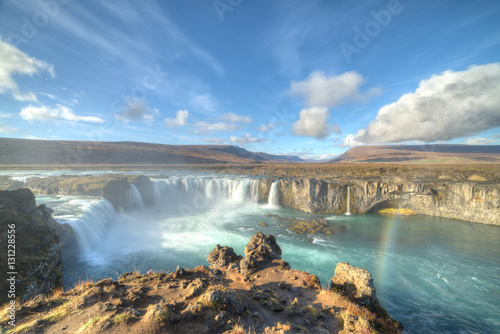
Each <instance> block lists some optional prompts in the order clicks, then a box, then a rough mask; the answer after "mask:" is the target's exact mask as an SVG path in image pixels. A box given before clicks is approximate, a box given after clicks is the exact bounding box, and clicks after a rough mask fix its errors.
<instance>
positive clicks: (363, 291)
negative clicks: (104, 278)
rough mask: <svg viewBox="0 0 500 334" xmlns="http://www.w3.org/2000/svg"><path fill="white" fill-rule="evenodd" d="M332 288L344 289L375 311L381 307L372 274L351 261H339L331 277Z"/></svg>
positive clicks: (348, 295)
mask: <svg viewBox="0 0 500 334" xmlns="http://www.w3.org/2000/svg"><path fill="white" fill-rule="evenodd" d="M331 281H332V288H335V289H339V290H341V291H344V292H345V294H346V295H347V297H348V298H350V299H352V300H353V301H355V302H357V303H359V304H360V305H363V306H365V307H367V308H368V309H369V310H371V311H375V310H376V309H377V308H378V307H379V301H378V299H377V296H376V290H375V286H374V285H373V278H372V275H371V274H370V273H369V272H368V270H366V269H363V268H359V267H355V266H353V265H350V264H349V263H347V262H346V263H342V262H341V263H337V267H336V268H335V275H334V276H333V277H332V279H331Z"/></svg>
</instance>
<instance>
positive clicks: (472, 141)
mask: <svg viewBox="0 0 500 334" xmlns="http://www.w3.org/2000/svg"><path fill="white" fill-rule="evenodd" d="M494 142H496V140H495V139H493V138H483V137H474V138H467V140H465V143H466V144H467V145H488V144H491V143H494Z"/></svg>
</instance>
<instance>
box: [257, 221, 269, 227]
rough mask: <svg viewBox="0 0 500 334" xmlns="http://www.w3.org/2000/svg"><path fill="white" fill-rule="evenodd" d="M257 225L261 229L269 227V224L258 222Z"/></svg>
mask: <svg viewBox="0 0 500 334" xmlns="http://www.w3.org/2000/svg"><path fill="white" fill-rule="evenodd" d="M257 225H259V226H261V227H267V226H269V224H267V223H264V222H259V223H258V224H257Z"/></svg>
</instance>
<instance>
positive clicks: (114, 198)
mask: <svg viewBox="0 0 500 334" xmlns="http://www.w3.org/2000/svg"><path fill="white" fill-rule="evenodd" d="M129 190H130V183H128V181H127V180H126V179H119V180H112V181H110V182H108V183H106V185H105V186H104V188H103V190H102V197H103V198H104V199H106V200H108V201H109V202H110V203H111V204H113V206H114V207H115V209H119V208H127V206H128V197H127V192H128V191H129Z"/></svg>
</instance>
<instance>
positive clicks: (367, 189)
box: [260, 178, 500, 225]
mask: <svg viewBox="0 0 500 334" xmlns="http://www.w3.org/2000/svg"><path fill="white" fill-rule="evenodd" d="M270 182H272V180H270V179H262V180H261V186H260V196H261V201H265V200H266V196H268V195H269V184H270ZM348 185H349V186H350V188H351V191H350V204H351V213H367V212H378V211H379V210H380V209H383V208H396V209H400V208H401V209H402V208H404V209H410V210H411V211H413V212H414V213H416V214H422V215H428V216H436V217H445V218H453V219H461V220H467V221H471V222H477V223H485V224H494V225H499V224H500V186H499V185H498V183H495V182H481V181H460V182H456V181H440V182H436V181H411V182H410V181H404V180H401V179H398V178H393V179H391V178H384V179H378V180H375V179H351V180H345V179H342V180H323V179H314V178H298V179H281V180H279V181H278V189H279V198H280V204H281V205H283V206H285V207H289V208H293V209H296V210H300V211H304V212H309V213H345V211H346V206H347V186H348Z"/></svg>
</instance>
